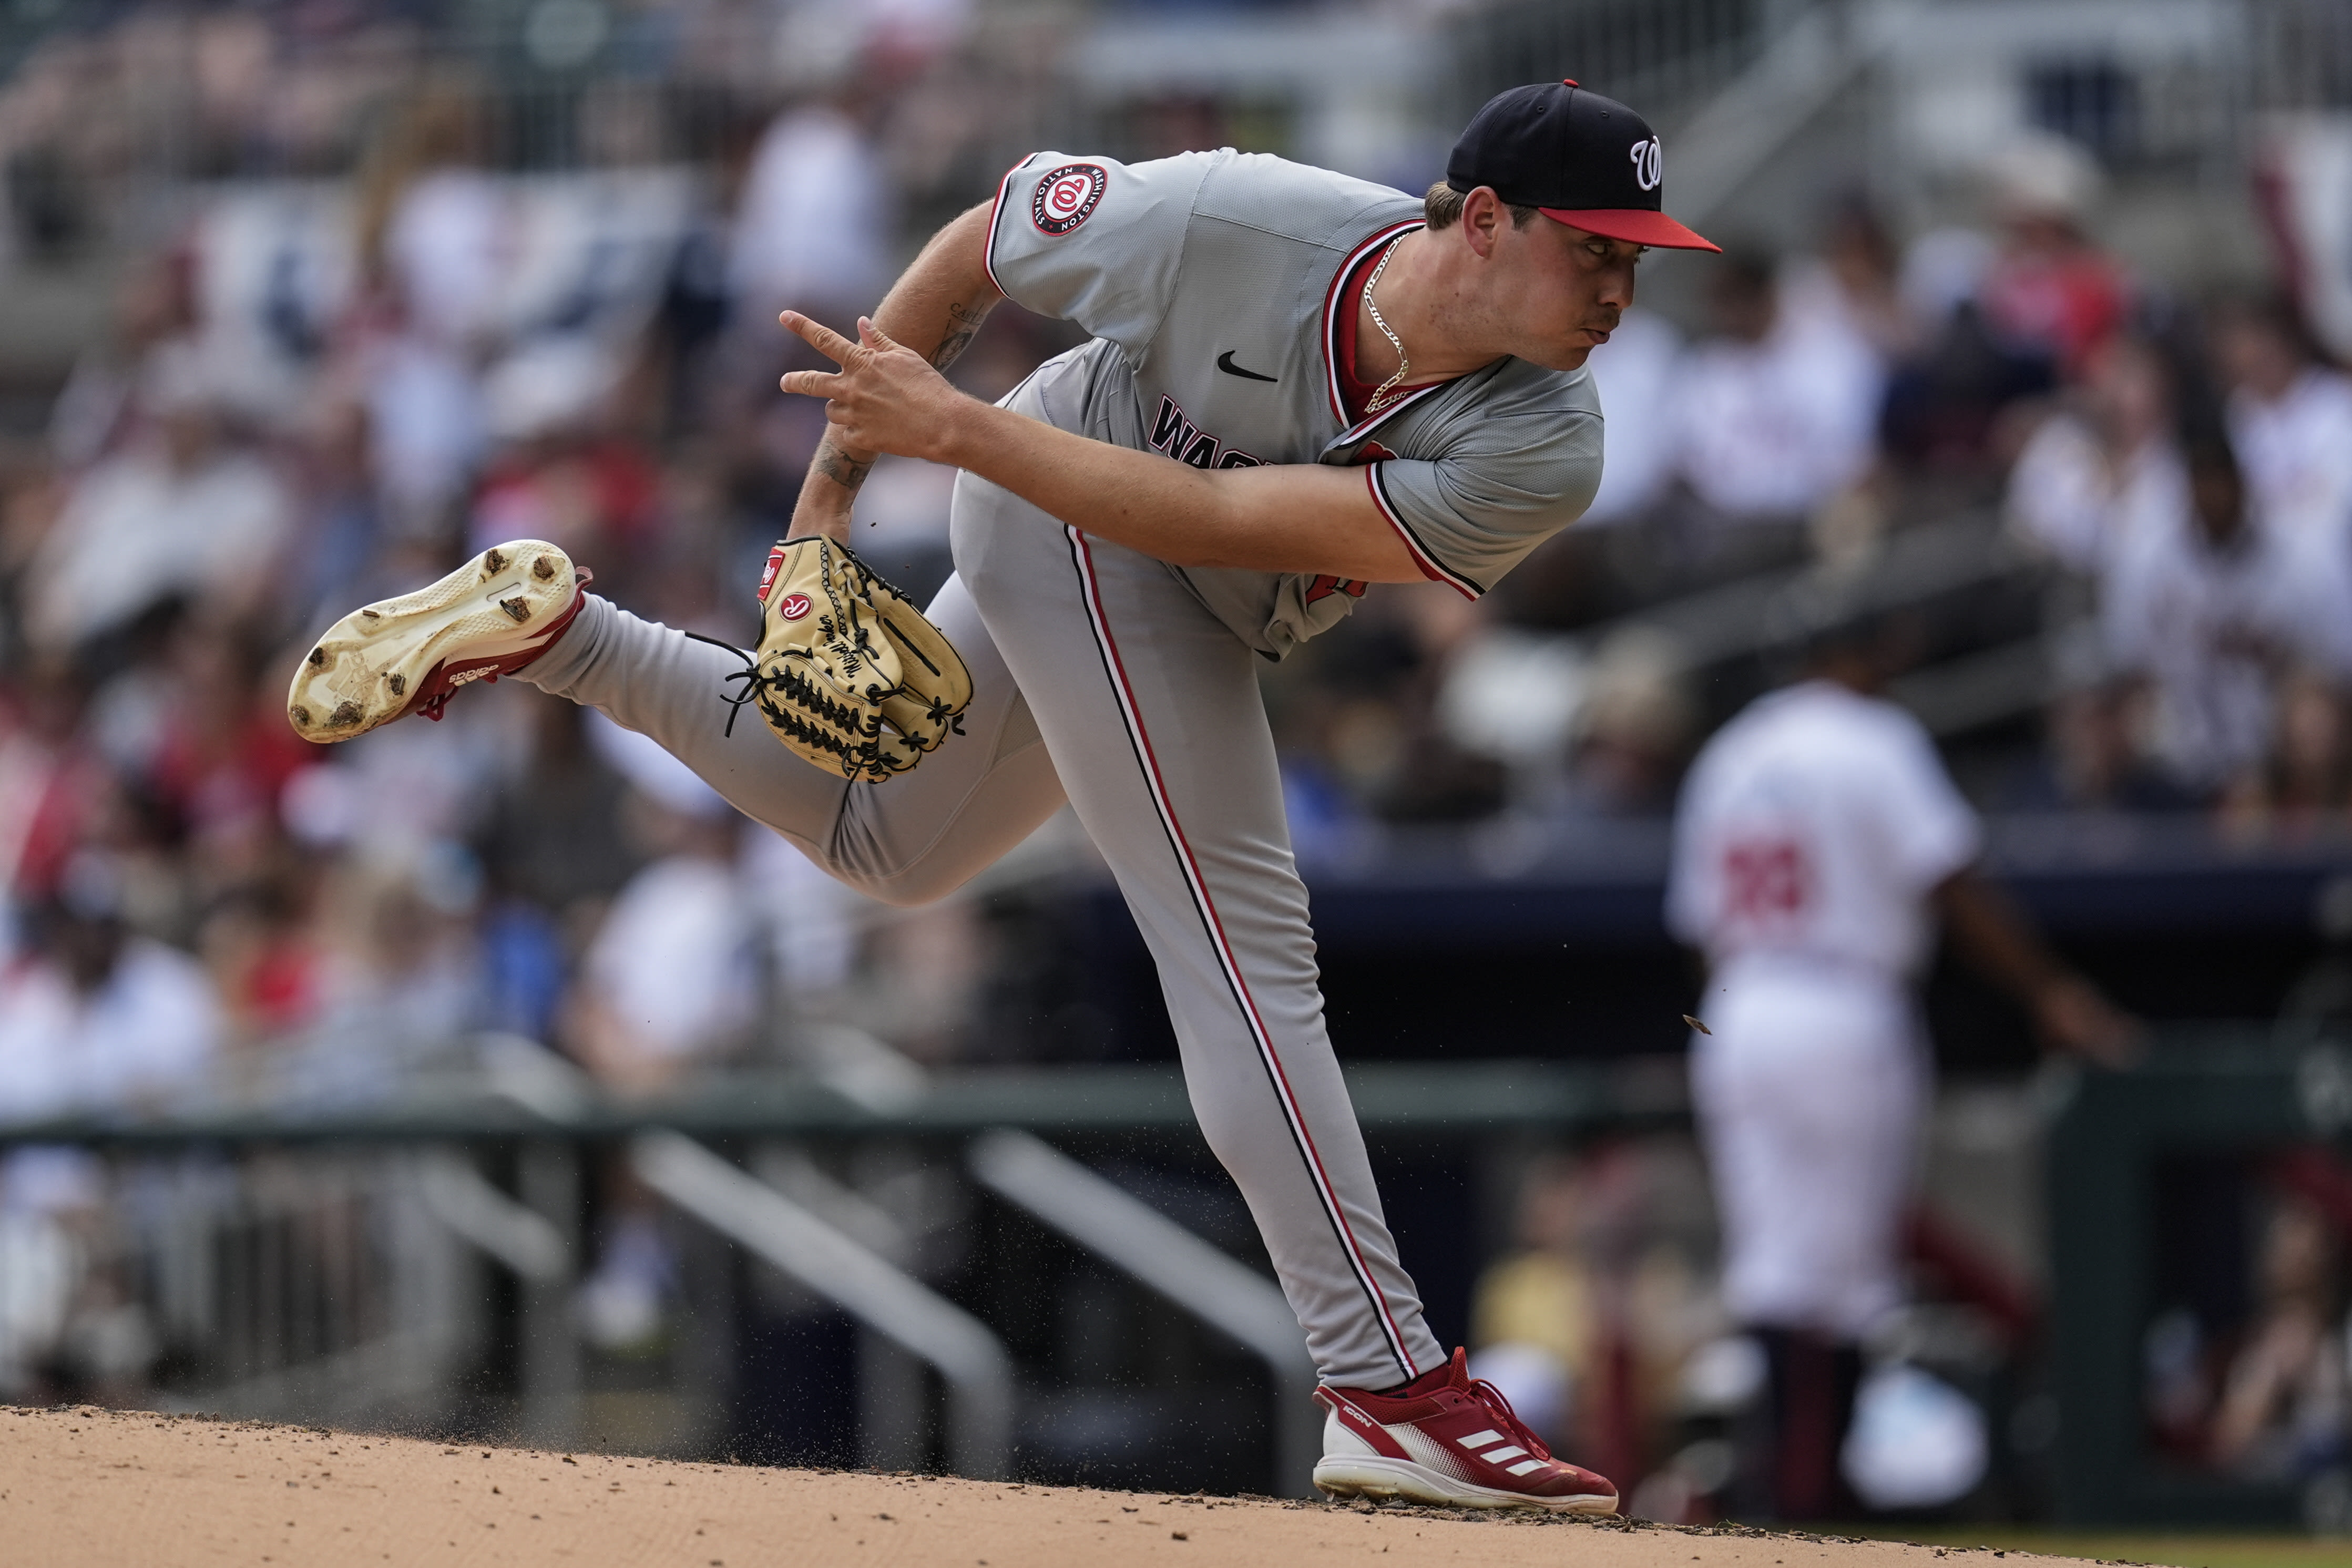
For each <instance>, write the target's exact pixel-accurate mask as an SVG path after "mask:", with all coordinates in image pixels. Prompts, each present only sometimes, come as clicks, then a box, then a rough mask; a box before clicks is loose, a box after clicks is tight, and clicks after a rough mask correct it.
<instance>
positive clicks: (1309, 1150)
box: [1063, 525, 1421, 1381]
mask: <svg viewBox="0 0 2352 1568" xmlns="http://www.w3.org/2000/svg"><path fill="white" fill-rule="evenodd" d="M1063 531H1064V532H1066V534H1068V536H1069V538H1070V559H1071V560H1072V561H1073V562H1074V563H1075V564H1076V567H1077V569H1078V580H1079V584H1080V586H1081V587H1082V588H1083V589H1084V590H1085V595H1086V603H1087V620H1088V621H1089V622H1091V623H1092V625H1093V627H1094V633H1095V642H1096V644H1097V652H1099V653H1101V655H1102V661H1103V671H1104V673H1105V674H1108V676H1109V677H1110V683H1111V690H1112V691H1113V692H1114V693H1115V694H1116V695H1118V706H1119V714H1120V716H1121V717H1122V718H1123V719H1124V720H1125V722H1126V725H1127V737H1128V743H1129V746H1131V747H1133V748H1134V751H1135V756H1136V760H1137V761H1138V762H1139V764H1141V766H1142V768H1143V778H1144V783H1145V785H1146V787H1147V788H1148V789H1150V794H1151V803H1152V806H1153V808H1154V809H1155V810H1158V812H1159V813H1160V826H1161V828H1163V829H1164V830H1165V831H1167V834H1168V841H1169V844H1170V847H1171V848H1172V849H1174V850H1175V852H1176V860H1177V863H1178V864H1179V865H1180V866H1181V867H1182V869H1183V872H1184V880H1185V883H1186V885H1187V886H1188V887H1189V888H1190V890H1191V892H1192V903H1193V906H1194V908H1195V910H1196V911H1197V912H1198V913H1199V915H1200V916H1201V925H1202V929H1203V930H1204V931H1205V932H1206V934H1207V936H1208V938H1209V945H1210V946H1211V947H1212V948H1213V950H1214V951H1215V953H1216V955H1217V962H1218V963H1219V965H1220V966H1222V967H1223V970H1224V975H1225V982H1226V984H1227V985H1228V986H1230V987H1231V988H1233V992H1234V1000H1235V1001H1236V1002H1237V1003H1238V1004H1239V1005H1240V1007H1241V1010H1242V1016H1243V1017H1244V1019H1247V1020H1248V1023H1249V1030H1250V1036H1251V1038H1252V1039H1253V1040H1255V1041H1256V1044H1257V1051H1258V1059H1259V1061H1261V1062H1262V1063H1263V1064H1264V1065H1265V1073H1266V1079H1267V1081H1268V1082H1270V1083H1271V1084H1272V1085H1273V1086H1274V1092H1275V1096H1276V1099H1277V1100H1279V1101H1280V1102H1281V1104H1282V1113H1283V1115H1284V1117H1285V1118H1286V1120H1287V1121H1288V1122H1289V1124H1290V1134H1291V1136H1292V1138H1293V1139H1294V1140H1296V1141H1297V1145H1298V1151H1299V1155H1300V1157H1301V1158H1302V1159H1303V1160H1304V1161H1305V1162H1306V1165H1307V1176H1308V1177H1309V1179H1310V1180H1311V1181H1312V1182H1313V1184H1314V1186H1315V1192H1316V1196H1317V1197H1318V1198H1319V1199H1320V1200H1321V1201H1322V1204H1323V1212H1324V1214H1325V1216H1326V1218H1328V1219H1329V1220H1330V1222H1331V1228H1332V1230H1333V1232H1334V1233H1335V1234H1336V1235H1337V1236H1338V1237H1339V1245H1340V1249H1341V1250H1342V1251H1343V1252H1345V1253H1346V1254H1347V1258H1348V1266H1349V1270H1351V1271H1352V1272H1353V1273H1354V1274H1355V1276H1356V1281H1357V1283H1358V1284H1360V1285H1361V1286H1362V1287H1363V1290H1364V1293H1365V1295H1366V1296H1368V1297H1370V1300H1371V1302H1372V1305H1373V1307H1374V1308H1375V1309H1376V1310H1378V1312H1380V1317H1381V1331H1382V1333H1385V1334H1386V1336H1387V1338H1388V1342H1389V1349H1390V1351H1391V1354H1394V1355H1395V1356H1396V1359H1397V1364H1398V1365H1399V1366H1400V1367H1402V1368H1403V1369H1404V1375H1405V1378H1406V1380H1407V1381H1411V1380H1412V1378H1415V1377H1418V1376H1419V1375H1421V1369H1420V1368H1419V1367H1418V1366H1416V1365H1414V1364H1413V1360H1412V1354H1411V1353H1410V1352H1408V1351H1407V1350H1406V1349H1405V1345H1404V1335H1403V1334H1402V1333H1399V1332H1398V1329H1397V1325H1396V1320H1395V1318H1394V1317H1393V1316H1391V1314H1390V1312H1389V1304H1388V1298H1387V1297H1386V1296H1385V1295H1383V1294H1382V1293H1381V1288H1380V1286H1379V1285H1378V1284H1377V1283H1375V1282H1374V1281H1373V1279H1372V1272H1371V1270H1370V1267H1369V1266H1368V1265H1367V1264H1366V1263H1365V1261H1364V1256H1363V1253H1362V1251H1361V1250H1360V1249H1359V1248H1358V1247H1357V1245H1356V1238H1355V1234H1354V1232H1353V1231H1351V1230H1349V1228H1348V1218H1347V1216H1346V1215H1345V1214H1344V1213H1342V1212H1341V1210H1340V1207H1339V1195H1338V1194H1337V1193H1335V1192H1333V1191H1332V1190H1331V1181H1330V1177H1329V1176H1327V1175H1326V1174H1325V1173H1324V1169H1323V1158H1322V1156H1321V1155H1318V1153H1317V1152H1316V1149H1315V1139H1314V1136H1313V1135H1312V1134H1309V1133H1308V1132H1307V1121H1306V1118H1305V1117H1304V1116H1302V1115H1301V1114H1300V1113H1299V1110H1298V1102H1297V1099H1296V1098H1295V1097H1294V1096H1293V1095H1292V1093H1291V1092H1290V1082H1289V1080H1288V1078H1287V1077H1286V1075H1285V1074H1284V1072H1283V1071H1282V1061H1281V1059H1280V1058H1279V1057H1277V1056H1276V1054H1275V1050H1274V1041H1273V1039H1272V1037H1271V1036H1269V1035H1268V1034H1267V1032H1266V1028H1265V1020H1264V1019H1261V1018H1260V1017H1259V1016H1258V1010H1257V1002H1256V1001H1255V998H1252V997H1251V996H1250V992H1249V984H1248V982H1247V981H1246V980H1244V979H1243V977H1242V972H1241V966H1240V965H1239V964H1238V963H1236V962H1235V961H1234V954H1233V948H1232V947H1231V946H1230V945H1229V944H1228V943H1227V942H1226V940H1225V931H1224V925H1223V921H1221V920H1220V919H1219V918H1218V916H1217V907H1216V904H1215V903H1214V902H1213V900H1212V899H1211V898H1210V896H1209V887H1208V883H1207V881H1206V880H1205V879H1204V878H1203V877H1202V875H1201V868H1200V864H1199V862H1196V861H1195V860H1194V859H1193V858H1192V844H1191V843H1190V842H1188V841H1186V839H1185V837H1184V830H1183V828H1182V827H1181V825H1180V824H1179V823H1178V822H1177V821H1176V812H1175V810H1174V808H1173V807H1171V805H1170V804H1169V801H1168V791H1167V789H1166V787H1165V786H1164V784H1163V783H1162V781H1161V779H1160V762H1159V759H1158V758H1156V757H1155V756H1154V755H1153V754H1152V750H1151V737H1150V736H1149V735H1147V734H1145V733H1144V728H1143V716H1142V713H1141V711H1140V710H1139V707H1138V706H1137V704H1136V700H1135V693H1134V690H1133V688H1132V687H1130V686H1129V684H1128V679H1127V667H1126V665H1125V664H1123V663H1122V662H1121V661H1120V658H1119V653H1118V640H1117V639H1116V638H1114V637H1113V636H1112V635H1111V630H1110V621H1109V618H1108V616H1107V615H1106V614H1105V613H1104V611H1103V604H1102V594H1101V591H1100V589H1099V587H1098V586H1097V583H1096V580H1095V570H1094V555H1093V552H1092V550H1091V549H1089V547H1088V546H1087V537H1086V535H1085V534H1084V533H1082V532H1080V531H1079V530H1078V529H1076V528H1070V527H1068V526H1067V525H1065V526H1064V530H1063Z"/></svg>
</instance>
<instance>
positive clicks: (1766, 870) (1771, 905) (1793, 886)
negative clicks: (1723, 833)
mask: <svg viewBox="0 0 2352 1568" xmlns="http://www.w3.org/2000/svg"><path fill="white" fill-rule="evenodd" d="M1811 893H1812V877H1811V873H1810V871H1809V869H1808V867H1807V866H1806V864H1805V852H1804V849H1803V847H1802V846H1801V845H1800V844H1798V843H1797V842H1796V841H1795V840H1793V839H1742V840H1739V841H1737V842H1734V843H1732V844H1730V845H1728V846H1727V847H1726V849H1725V850H1724V852H1723V910H1724V915H1725V917H1726V919H1727V920H1728V921H1729V922H1730V923H1731V924H1733V925H1786V924H1787V923H1788V922H1790V921H1792V920H1794V919H1796V918H1797V917H1798V916H1799V915H1802V914H1803V913H1804V912H1805V905H1806V904H1807V903H1808V902H1809V900H1810V898H1811Z"/></svg>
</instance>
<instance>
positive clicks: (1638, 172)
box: [1629, 136, 1666, 191]
mask: <svg viewBox="0 0 2352 1568" xmlns="http://www.w3.org/2000/svg"><path fill="white" fill-rule="evenodd" d="M1629 155H1630V156H1631V157H1632V158H1633V183H1635V184H1637V185H1639V186H1641V187H1642V189H1643V190H1645V191H1654V190H1656V189H1657V188H1658V182H1659V181H1661V180H1663V179H1664V178H1665V177H1666V152H1665V149H1664V148H1663V147H1661V146H1659V145H1658V139H1657V138H1656V137H1654V136H1653V137H1651V138H1650V139H1649V140H1648V141H1636V142H1634V143H1633V148H1632V150H1631V152H1630V154H1629Z"/></svg>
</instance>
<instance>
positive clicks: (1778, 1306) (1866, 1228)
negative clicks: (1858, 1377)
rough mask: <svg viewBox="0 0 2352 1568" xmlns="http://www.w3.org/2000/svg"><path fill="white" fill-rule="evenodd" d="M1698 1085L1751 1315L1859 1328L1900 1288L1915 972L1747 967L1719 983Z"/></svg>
mask: <svg viewBox="0 0 2352 1568" xmlns="http://www.w3.org/2000/svg"><path fill="white" fill-rule="evenodd" d="M1708 995H1709V1001H1708V1004H1707V1009H1706V1017H1707V1026H1708V1028H1710V1029H1711V1030H1713V1031H1714V1032H1713V1034H1711V1035H1705V1036H1700V1037H1698V1038H1697V1040H1696V1043H1695V1047H1694V1051H1693V1056H1692V1062H1691V1087H1692V1091H1693V1096H1694V1099H1695V1101H1696V1108H1697V1112H1698V1128H1699V1136H1700V1142H1701V1144H1702V1145H1704V1147H1705V1149H1706V1156H1707V1165H1708V1167H1709V1172H1710V1175H1711V1176H1712V1178H1713V1182H1714V1186H1715V1197H1716V1208H1717V1216H1718V1218H1719V1221H1720V1223H1721V1226H1722V1230H1723V1248H1724V1272H1723V1294H1724V1304H1725V1306H1726V1307H1727V1309H1728V1311H1729V1312H1730V1313H1731V1315H1732V1317H1733V1318H1734V1319H1735V1320H1736V1321H1738V1322H1742V1323H1748V1324H1753V1325H1759V1326H1764V1327H1772V1328H1790V1329H1804V1330H1809V1331H1811V1332H1813V1333H1820V1334H1823V1335H1826V1336H1828V1337H1830V1338H1832V1339H1840V1340H1846V1341H1852V1340H1854V1339H1857V1338H1859V1337H1860V1336H1861V1334H1862V1333H1863V1331H1864V1329H1866V1328H1867V1327H1868V1326H1869V1325H1870V1323H1871V1322H1872V1320H1874V1318H1876V1317H1877V1316H1878V1315H1879V1314H1880V1313H1882V1312H1885V1311H1886V1310H1887V1309H1889V1308H1891V1307H1893V1306H1895V1305H1896V1304H1898V1303H1899V1302H1900V1301H1901V1300H1902V1293H1903V1288H1902V1224H1903V1214H1904V1209H1905V1207H1906V1202H1907V1200H1908V1197H1909V1194H1910V1188H1911V1176H1912V1165H1913V1159H1914V1155H1915V1149H1916V1142H1917V1136H1918V1129H1919V1123H1920V1117H1921V1115H1922V1113H1923V1112H1924V1110H1925V1107H1926V1103H1927V1066H1926V1052H1925V1051H1924V1049H1923V1047H1922V1042H1921V1039H1920V1031H1919V1029H1918V1025H1917V1020H1916V1009H1915V1008H1914V1006H1913V1003H1912V999H1911V997H1910V993H1909V990H1908V988H1907V987H1906V986H1905V985H1904V983H1903V982H1902V981H1901V980H1899V979H1895V978H1892V977H1886V978H1882V977H1876V976H1873V975H1870V974H1868V973H1866V972H1862V971H1848V970H1844V969H1840V968H1835V967H1807V966H1790V967H1772V968H1769V969H1762V968H1758V967H1745V966H1742V967H1738V968H1736V969H1735V970H1734V971H1733V972H1731V973H1729V974H1726V975H1722V976H1719V977H1717V980H1716V981H1715V982H1714V983H1713V984H1712V985H1711V986H1710V988H1709V992H1708Z"/></svg>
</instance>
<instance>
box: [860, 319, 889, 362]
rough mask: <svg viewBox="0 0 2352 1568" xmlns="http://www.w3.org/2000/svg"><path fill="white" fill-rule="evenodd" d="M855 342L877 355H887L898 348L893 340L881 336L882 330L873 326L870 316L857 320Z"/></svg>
mask: <svg viewBox="0 0 2352 1568" xmlns="http://www.w3.org/2000/svg"><path fill="white" fill-rule="evenodd" d="M857 340H858V341H859V342H861V343H863V344H865V345H866V347H867V348H869V349H871V350H874V351H875V352H876V353H878V354H887V353H888V352H889V351H890V350H893V349H895V348H897V347H898V343H897V341H896V340H893V339H891V338H888V337H886V336H884V335H883V331H882V329H881V328H879V327H877V326H876V325H875V324H874V319H873V318H872V317H870V316H860V317H859V318H858V319H857Z"/></svg>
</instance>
